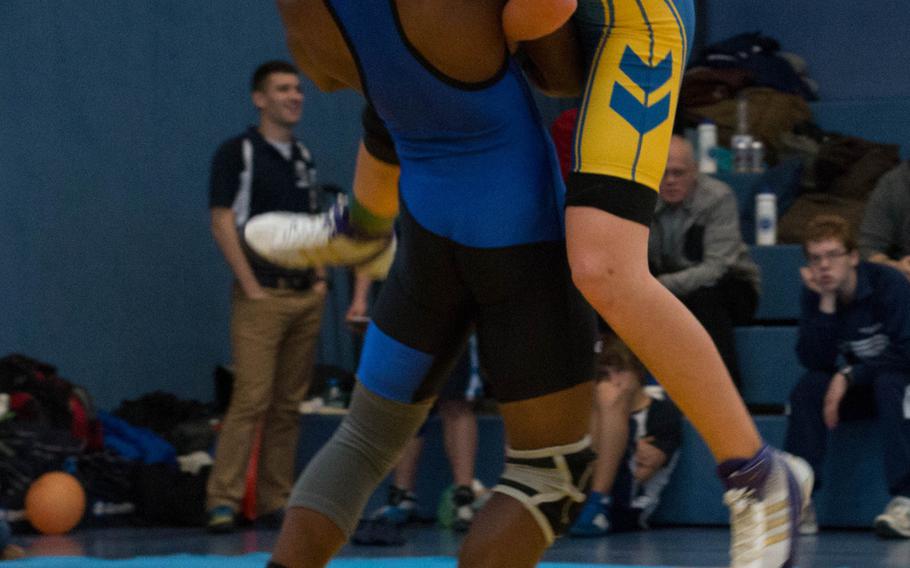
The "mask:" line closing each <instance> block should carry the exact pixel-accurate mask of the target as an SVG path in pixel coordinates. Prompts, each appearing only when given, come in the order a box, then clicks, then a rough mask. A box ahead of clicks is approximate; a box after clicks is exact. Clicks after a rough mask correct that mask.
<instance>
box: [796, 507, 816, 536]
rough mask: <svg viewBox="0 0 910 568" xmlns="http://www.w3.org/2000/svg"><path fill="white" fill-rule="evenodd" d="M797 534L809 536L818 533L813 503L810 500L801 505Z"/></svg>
mask: <svg viewBox="0 0 910 568" xmlns="http://www.w3.org/2000/svg"><path fill="white" fill-rule="evenodd" d="M799 534H800V535H802V536H811V535H814V534H818V521H817V520H816V518H815V505H814V504H813V503H812V500H811V499H810V500H809V501H807V502H806V504H805V505H803V510H802V512H801V513H800V514H799Z"/></svg>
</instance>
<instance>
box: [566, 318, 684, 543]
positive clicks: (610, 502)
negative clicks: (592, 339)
mask: <svg viewBox="0 0 910 568" xmlns="http://www.w3.org/2000/svg"><path fill="white" fill-rule="evenodd" d="M602 345H603V347H602V349H601V353H600V356H599V371H598V375H599V378H598V380H597V384H596V390H595V404H594V413H593V416H592V420H591V426H592V429H593V432H592V434H593V437H594V442H593V445H592V447H594V449H595V450H596V451H597V461H596V462H595V463H594V476H593V478H592V480H591V493H590V494H589V495H588V499H587V501H586V502H585V506H584V509H583V510H582V512H581V514H580V515H579V517H578V519H577V520H576V521H575V524H574V525H573V526H572V528H571V530H570V531H569V532H570V534H571V535H573V536H601V535H604V534H606V533H607V532H616V531H632V530H639V529H646V528H648V518H649V517H650V515H651V513H653V512H654V510H655V509H656V508H657V505H658V503H659V500H660V493H661V491H663V488H664V486H666V484H667V482H668V481H669V480H670V474H671V473H672V471H673V468H674V466H675V465H676V462H677V456H676V452H677V450H678V449H679V446H680V443H681V440H682V415H681V414H680V412H679V410H678V409H677V408H676V406H675V405H674V404H673V403H672V402H671V401H670V399H669V398H668V397H667V396H666V394H665V393H664V391H663V389H662V388H660V387H659V386H645V377H646V374H647V372H646V371H645V367H644V365H642V364H641V361H639V360H638V359H637V358H636V357H635V355H634V354H632V352H631V351H630V350H629V348H628V347H626V346H625V345H624V344H623V343H622V342H621V341H620V340H619V338H617V337H616V336H615V335H613V334H612V333H609V334H605V335H604V337H603V342H602Z"/></svg>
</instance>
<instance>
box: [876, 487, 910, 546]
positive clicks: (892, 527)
mask: <svg viewBox="0 0 910 568" xmlns="http://www.w3.org/2000/svg"><path fill="white" fill-rule="evenodd" d="M875 534H877V535H878V536H880V537H882V538H910V498H907V497H900V496H898V497H893V498H892V499H891V501H889V502H888V506H887V507H885V512H884V513H882V514H881V515H879V516H877V517H875Z"/></svg>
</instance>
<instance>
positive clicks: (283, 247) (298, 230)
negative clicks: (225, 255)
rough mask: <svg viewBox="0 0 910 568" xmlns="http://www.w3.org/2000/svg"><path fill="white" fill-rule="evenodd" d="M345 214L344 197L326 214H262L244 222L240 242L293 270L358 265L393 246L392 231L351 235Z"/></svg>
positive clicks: (367, 261)
mask: <svg viewBox="0 0 910 568" xmlns="http://www.w3.org/2000/svg"><path fill="white" fill-rule="evenodd" d="M347 216H348V210H347V205H346V203H345V201H344V199H339V201H338V202H337V203H336V204H335V205H334V206H332V208H331V209H329V211H327V212H325V213H319V214H307V213H287V212H272V213H263V214H262V215H256V216H255V217H252V218H251V219H250V220H249V221H247V223H246V225H244V227H243V241H244V243H245V244H246V246H247V247H249V249H250V250H252V251H253V252H254V253H256V254H257V255H259V256H260V257H262V258H263V259H265V260H267V261H268V262H271V263H273V264H277V265H279V266H284V267H286V268H296V269H304V268H311V267H313V266H357V265H361V264H365V263H369V262H370V261H373V260H375V259H377V258H379V257H381V256H383V253H384V252H387V251H388V249H389V247H390V246H392V243H393V239H392V235H391V234H389V235H383V236H381V237H361V236H358V235H356V234H353V231H352V229H351V228H350V226H349V223H348V219H347ZM388 264H391V259H389V262H388Z"/></svg>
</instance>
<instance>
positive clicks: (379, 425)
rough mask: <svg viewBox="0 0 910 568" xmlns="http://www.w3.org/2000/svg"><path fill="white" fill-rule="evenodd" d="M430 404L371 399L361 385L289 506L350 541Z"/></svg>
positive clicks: (298, 484) (292, 494)
mask: <svg viewBox="0 0 910 568" xmlns="http://www.w3.org/2000/svg"><path fill="white" fill-rule="evenodd" d="M431 406H432V400H431V401H428V402H425V403H420V404H404V403H401V402H396V401H393V400H389V399H386V398H382V397H380V396H379V395H376V394H373V393H372V392H370V391H368V390H367V389H366V388H364V387H363V386H362V385H361V384H360V383H358V384H357V386H356V388H355V389H354V395H353V397H352V399H351V407H350V409H349V411H348V415H347V416H346V417H345V418H344V420H342V422H341V425H339V426H338V429H337V430H336V431H335V434H334V435H333V436H332V438H331V439H329V441H328V442H326V443H325V445H324V446H323V447H322V449H321V450H320V451H319V452H318V453H317V454H316V455H315V456H314V457H313V459H312V460H311V461H310V463H309V464H307V467H306V469H305V470H304V471H303V473H302V474H301V475H300V478H299V479H298V480H297V483H296V485H294V490H293V491H292V492H291V497H290V499H289V500H288V506H289V507H306V508H307V509H312V510H314V511H317V512H319V513H322V514H323V515H325V516H327V517H328V518H330V519H331V520H332V522H334V523H335V524H336V525H338V527H339V528H340V529H341V530H342V531H343V532H344V533H345V535H347V536H350V535H351V534H352V533H353V532H354V530H355V529H356V528H357V521H358V520H359V519H360V514H361V512H362V511H363V508H364V507H365V506H366V504H367V501H368V500H369V498H370V495H371V494H372V493H373V490H374V489H376V486H377V485H378V484H379V483H380V482H381V481H382V479H383V478H384V477H385V476H386V475H387V474H388V473H389V471H391V469H392V468H393V467H394V466H395V464H396V463H397V462H398V459H399V458H400V457H401V452H402V451H403V450H404V447H405V445H406V444H407V443H408V441H410V440H411V438H413V437H414V435H415V434H416V433H417V430H419V429H420V426H421V425H422V424H423V422H424V420H426V417H427V414H428V413H429V411H430V407H431Z"/></svg>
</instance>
